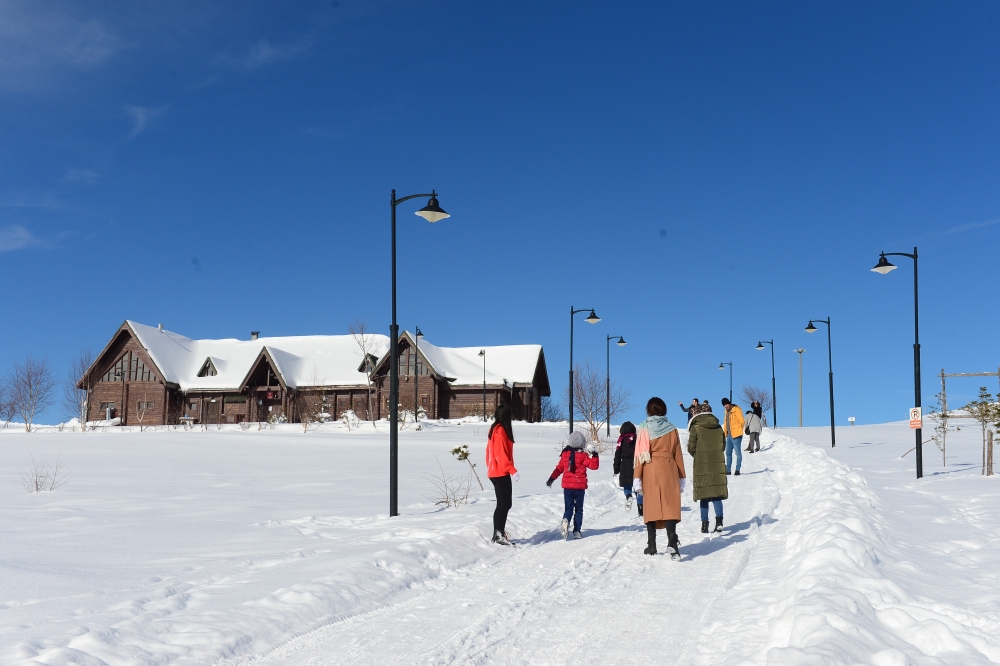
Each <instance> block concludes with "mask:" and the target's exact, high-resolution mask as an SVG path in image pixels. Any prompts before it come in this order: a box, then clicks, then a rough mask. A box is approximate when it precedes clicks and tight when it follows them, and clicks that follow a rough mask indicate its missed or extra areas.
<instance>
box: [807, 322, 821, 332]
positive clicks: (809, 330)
mask: <svg viewBox="0 0 1000 666" xmlns="http://www.w3.org/2000/svg"><path fill="white" fill-rule="evenodd" d="M817 330H819V329H817V328H816V327H815V326H813V323H812V319H810V320H809V325H808V326H806V333H815V332H816V331H817Z"/></svg>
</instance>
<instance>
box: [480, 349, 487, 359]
mask: <svg viewBox="0 0 1000 666" xmlns="http://www.w3.org/2000/svg"><path fill="white" fill-rule="evenodd" d="M479 355H480V356H482V357H483V358H486V350H485V349H480V350H479Z"/></svg>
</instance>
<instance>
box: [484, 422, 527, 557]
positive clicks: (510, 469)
mask: <svg viewBox="0 0 1000 666" xmlns="http://www.w3.org/2000/svg"><path fill="white" fill-rule="evenodd" d="M510 422H511V413H510V407H508V406H507V405H505V404H503V403H500V404H499V405H497V408H496V411H495V412H493V425H491V426H490V433H489V439H488V441H487V442H486V475H487V476H488V477H489V479H490V483H492V484H493V490H494V491H495V492H496V496H497V508H496V509H494V511H493V539H492V541H493V543H498V544H500V545H501V546H510V545H512V544H511V541H510V538H509V537H508V536H507V531H506V529H507V513H508V512H509V511H510V508H511V506H513V504H514V500H513V494H514V489H513V487H512V486H511V479H513V480H514V481H517V480H518V479H520V478H521V477H520V475H519V474H518V473H517V468H516V467H514V430H513V429H512V428H511V424H510Z"/></svg>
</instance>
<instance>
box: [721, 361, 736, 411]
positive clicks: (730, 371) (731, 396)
mask: <svg viewBox="0 0 1000 666" xmlns="http://www.w3.org/2000/svg"><path fill="white" fill-rule="evenodd" d="M727 365H728V366H729V402H732V401H733V363H732V361H730V362H729V363H726V362H725V361H723V362H722V363H720V364H719V370H725V369H726V368H725V367H723V366H727Z"/></svg>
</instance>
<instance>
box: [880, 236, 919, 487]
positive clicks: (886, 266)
mask: <svg viewBox="0 0 1000 666" xmlns="http://www.w3.org/2000/svg"><path fill="white" fill-rule="evenodd" d="M886 257H909V258H910V259H913V406H914V407H920V298H919V295H918V292H917V248H916V247H914V248H913V254H909V253H907V252H882V253H881V254H880V255H879V258H878V263H877V264H876V265H875V268H873V269H872V271H874V272H876V273H881V274H882V275H885V274H886V273H888V272H889V271H891V270H893V269H894V268H896V267H895V266H894V265H893V264H890V263H889V261H888V260H887V259H886ZM916 437H917V478H918V479H919V478H921V477H923V475H924V453H923V448H924V447H923V444H924V442H923V428H917V429H916Z"/></svg>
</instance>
